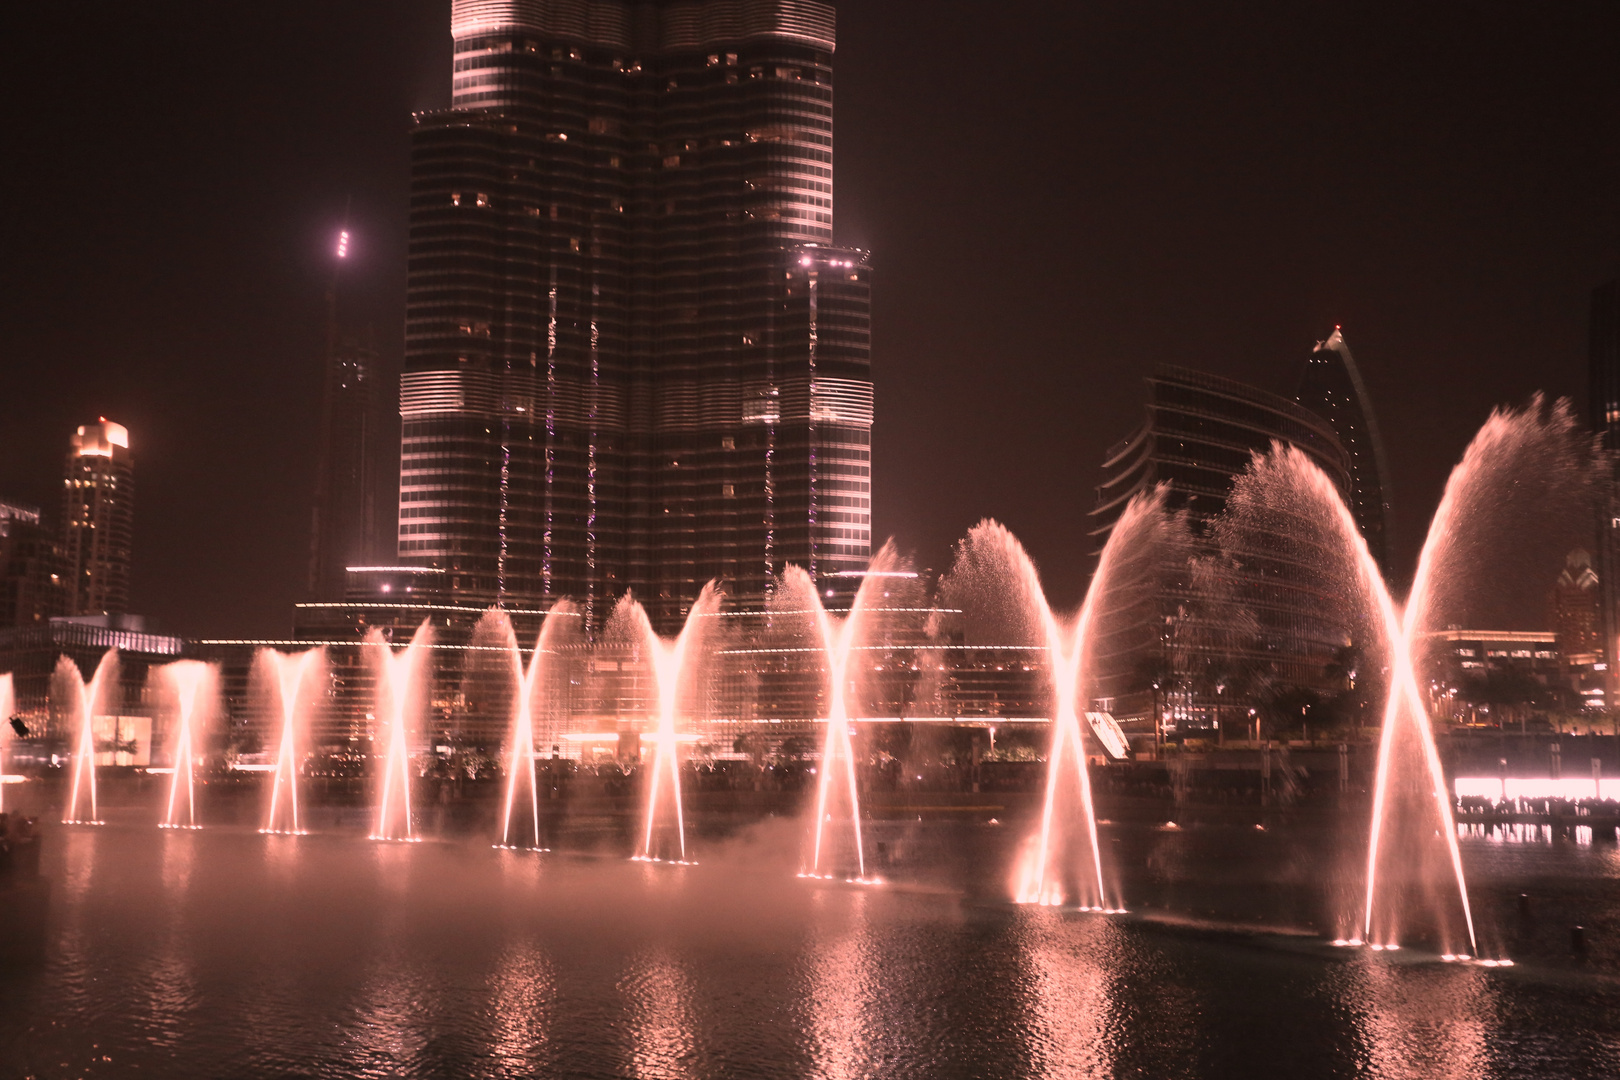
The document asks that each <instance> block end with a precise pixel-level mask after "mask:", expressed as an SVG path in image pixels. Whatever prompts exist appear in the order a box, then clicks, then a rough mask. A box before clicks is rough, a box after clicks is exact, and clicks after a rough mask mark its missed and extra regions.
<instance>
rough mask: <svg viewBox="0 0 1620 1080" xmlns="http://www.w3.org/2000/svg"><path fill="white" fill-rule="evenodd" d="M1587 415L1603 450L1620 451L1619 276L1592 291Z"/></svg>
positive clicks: (1588, 326) (1588, 327)
mask: <svg viewBox="0 0 1620 1080" xmlns="http://www.w3.org/2000/svg"><path fill="white" fill-rule="evenodd" d="M1587 333H1588V351H1587V386H1588V393H1587V399H1586V409H1587V417H1588V420H1589V422H1590V423H1591V425H1592V430H1593V431H1594V432H1596V433H1597V434H1599V435H1601V436H1603V447H1604V449H1606V450H1620V279H1616V280H1614V281H1610V282H1607V283H1605V284H1603V285H1599V286H1598V287H1597V288H1595V289H1593V290H1592V309H1591V321H1590V322H1589V323H1588V325H1587Z"/></svg>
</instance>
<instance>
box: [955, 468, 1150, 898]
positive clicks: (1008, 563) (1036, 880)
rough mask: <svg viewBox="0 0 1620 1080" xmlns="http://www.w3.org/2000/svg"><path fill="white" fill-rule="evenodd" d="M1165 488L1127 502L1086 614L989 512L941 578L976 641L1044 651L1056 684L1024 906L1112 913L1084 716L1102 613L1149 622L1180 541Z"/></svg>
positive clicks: (1019, 885)
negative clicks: (1049, 595) (1045, 582)
mask: <svg viewBox="0 0 1620 1080" xmlns="http://www.w3.org/2000/svg"><path fill="white" fill-rule="evenodd" d="M1172 525H1173V519H1172V518H1171V517H1170V516H1169V515H1167V514H1166V513H1165V511H1164V493H1163V491H1162V489H1160V490H1155V491H1153V492H1151V493H1148V494H1144V495H1138V496H1137V497H1135V498H1133V499H1132V500H1131V502H1130V503H1129V504H1128V505H1127V506H1126V508H1125V510H1124V512H1123V513H1122V514H1121V515H1120V518H1119V520H1118V521H1117V522H1116V523H1115V525H1114V528H1113V531H1112V532H1111V533H1110V535H1109V538H1108V542H1107V544H1106V545H1105V546H1104V548H1103V551H1102V554H1101V557H1100V558H1099V560H1098V564H1097V570H1096V573H1095V574H1094V575H1093V577H1092V583H1091V587H1090V588H1089V589H1088V590H1087V591H1086V597H1085V600H1084V601H1083V602H1082V603H1081V606H1080V610H1079V612H1077V613H1076V615H1075V616H1074V617H1073V618H1072V619H1071V620H1068V621H1064V620H1060V619H1059V618H1058V617H1057V616H1056V615H1055V614H1054V613H1053V611H1052V608H1051V605H1050V604H1049V603H1048V602H1047V600H1046V595H1045V593H1044V591H1043V590H1042V588H1041V580H1040V573H1039V571H1038V570H1037V569H1036V567H1035V564H1034V562H1033V561H1032V560H1031V559H1030V557H1029V554H1028V552H1026V551H1025V550H1024V547H1023V545H1022V544H1020V543H1019V542H1018V539H1017V537H1015V536H1013V534H1012V533H1011V532H1010V531H1008V530H1007V528H1006V527H1005V526H1003V525H1001V524H1000V523H999V522H995V521H990V520H985V521H981V522H980V523H979V524H978V525H976V526H974V528H973V529H972V530H971V531H970V532H969V533H968V535H967V537H966V538H965V539H963V540H962V542H961V543H960V544H959V545H958V546H957V550H956V560H955V563H954V565H953V566H952V568H951V572H950V574H949V576H948V577H947V578H946V581H945V584H944V602H945V604H946V605H947V606H949V607H953V608H958V609H960V610H961V612H962V616H961V618H962V620H963V623H964V628H965V630H966V631H967V632H968V635H969V643H970V644H972V643H981V644H984V645H995V646H1000V647H1020V648H1029V647H1034V648H1037V649H1044V650H1045V651H1046V653H1047V656H1048V662H1047V671H1048V675H1049V679H1050V682H1051V692H1052V699H1051V700H1052V742H1051V745H1050V748H1049V750H1048V752H1047V772H1046V792H1045V797H1044V799H1043V801H1042V806H1041V819H1040V826H1039V828H1038V830H1037V831H1036V832H1035V834H1034V835H1033V836H1031V837H1030V838H1029V839H1028V841H1026V844H1025V847H1024V850H1023V853H1022V855H1021V857H1020V859H1019V863H1018V866H1017V870H1016V877H1015V880H1014V882H1013V894H1014V897H1015V898H1016V899H1017V901H1018V902H1019V903H1022V904H1044V905H1060V904H1069V903H1074V904H1077V906H1079V907H1081V908H1082V909H1085V910H1098V911H1114V910H1117V909H1118V907H1119V904H1120V901H1119V899H1118V898H1117V897H1113V896H1110V890H1109V888H1108V884H1107V878H1106V874H1105V870H1104V867H1103V858H1102V849H1101V846H1100V844H1099V843H1098V839H1097V819H1096V808H1095V805H1094V803H1093V799H1092V790H1091V775H1090V770H1089V769H1088V768H1087V754H1086V735H1085V728H1084V726H1083V725H1082V723H1081V721H1082V718H1083V716H1084V715H1085V713H1086V708H1085V706H1086V703H1087V702H1089V701H1090V699H1091V696H1092V691H1093V689H1094V687H1095V686H1096V683H1097V675H1098V673H1097V671H1096V665H1095V664H1094V663H1093V660H1094V657H1095V644H1096V642H1095V640H1094V638H1095V637H1096V632H1097V630H1098V627H1099V624H1101V623H1102V622H1103V621H1104V620H1105V619H1107V620H1109V621H1111V622H1114V623H1117V624H1120V625H1123V624H1127V623H1140V624H1144V625H1145V624H1147V620H1146V618H1145V617H1144V616H1145V613H1144V612H1143V610H1142V605H1143V603H1144V602H1146V601H1147V600H1148V598H1150V597H1151V596H1152V594H1153V590H1152V589H1151V588H1148V587H1146V586H1149V585H1150V584H1151V583H1153V582H1154V581H1156V578H1157V571H1158V570H1159V568H1161V567H1162V566H1163V565H1165V564H1166V561H1167V558H1168V557H1169V556H1171V555H1173V554H1175V553H1177V552H1179V548H1178V547H1176V546H1175V544H1174V543H1173V541H1175V540H1176V539H1178V536H1177V534H1176V532H1175V530H1174V529H1173V527H1172Z"/></svg>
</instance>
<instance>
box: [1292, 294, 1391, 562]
mask: <svg viewBox="0 0 1620 1080" xmlns="http://www.w3.org/2000/svg"><path fill="white" fill-rule="evenodd" d="M1294 400H1295V401H1297V402H1299V403H1300V404H1301V405H1303V406H1305V407H1306V408H1307V409H1309V410H1311V411H1312V412H1314V413H1315V414H1316V415H1317V416H1320V417H1321V418H1322V419H1324V420H1326V421H1327V422H1328V424H1329V425H1330V426H1331V427H1332V428H1333V431H1334V434H1336V435H1338V437H1339V442H1340V443H1342V444H1343V445H1344V449H1345V451H1346V452H1348V453H1349V455H1350V490H1349V493H1348V499H1349V503H1350V513H1351V515H1352V516H1353V517H1354V518H1355V519H1356V527H1357V528H1358V529H1360V530H1361V535H1362V538H1363V539H1365V540H1366V541H1367V550H1368V551H1370V552H1371V553H1372V557H1373V558H1374V559H1376V560H1377V561H1378V566H1379V568H1380V569H1381V570H1383V572H1384V576H1385V577H1386V578H1387V577H1389V576H1390V566H1391V564H1390V550H1389V470H1388V469H1387V467H1386V466H1385V463H1384V440H1383V438H1382V436H1380V435H1379V433H1378V417H1377V416H1376V415H1375V414H1374V413H1373V407H1372V399H1371V398H1369V397H1368V396H1367V387H1366V385H1365V384H1364V383H1363V382H1362V381H1361V371H1360V370H1359V369H1358V368H1357V367H1356V359H1355V357H1353V356H1351V355H1350V346H1349V345H1346V344H1345V342H1344V335H1343V334H1341V333H1340V332H1339V328H1338V327H1337V326H1335V327H1334V328H1333V333H1331V334H1329V335H1328V338H1327V340H1326V341H1318V342H1317V343H1316V348H1314V349H1312V350H1311V355H1310V357H1309V358H1308V359H1307V360H1306V361H1305V370H1304V371H1303V372H1302V373H1301V374H1300V379H1299V390H1298V392H1297V393H1295V395H1294Z"/></svg>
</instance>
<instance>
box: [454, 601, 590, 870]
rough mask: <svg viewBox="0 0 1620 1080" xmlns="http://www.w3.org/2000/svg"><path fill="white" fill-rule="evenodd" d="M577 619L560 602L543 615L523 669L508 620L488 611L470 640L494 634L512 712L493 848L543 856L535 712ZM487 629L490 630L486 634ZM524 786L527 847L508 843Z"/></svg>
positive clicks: (569, 608) (567, 604)
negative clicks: (550, 660)
mask: <svg viewBox="0 0 1620 1080" xmlns="http://www.w3.org/2000/svg"><path fill="white" fill-rule="evenodd" d="M575 615H576V613H575V611H574V609H573V607H572V605H570V604H569V603H568V602H567V601H562V602H560V603H558V604H557V605H556V606H554V607H553V608H552V609H551V610H550V611H548V612H547V613H546V617H545V621H544V622H543V623H541V624H540V636H539V639H538V640H537V641H536V642H535V645H534V654H533V655H532V656H530V657H529V666H528V668H527V669H525V668H524V666H523V654H522V652H521V651H520V650H519V649H518V643H517V634H516V633H515V632H514V631H513V629H512V619H511V617H510V616H509V615H507V613H506V612H504V611H491V612H490V613H489V614H487V615H485V616H484V619H483V621H482V622H480V624H479V630H478V632H477V633H476V634H475V635H474V639H475V640H482V639H483V637H484V635H485V634H486V633H493V635H494V636H495V638H496V640H497V641H498V642H499V648H500V649H501V654H502V655H501V659H502V663H503V666H505V667H507V668H508V669H509V671H508V679H509V685H510V687H511V691H512V694H513V701H512V706H511V711H512V742H511V751H510V753H509V754H508V756H507V763H506V799H505V802H504V803H503V805H502V808H501V842H500V843H498V844H496V845H495V846H496V847H498V848H517V847H523V846H529V847H532V848H534V849H535V850H546V849H544V848H541V846H540V783H539V777H538V776H537V775H536V772H535V769H536V766H535V737H534V729H535V712H536V706H537V704H540V703H539V702H538V701H537V698H539V697H540V696H541V695H542V694H543V693H544V683H543V679H544V673H545V669H546V658H547V657H548V656H554V655H555V654H556V651H557V638H558V637H559V635H560V634H561V633H562V632H563V628H564V626H565V625H572V623H573V621H574V617H575ZM486 626H487V627H489V628H490V629H486ZM525 781H527V784H528V788H529V818H530V822H531V827H532V832H533V837H532V842H531V843H530V844H528V845H522V844H519V843H517V842H516V841H515V840H514V838H513V829H512V811H513V809H514V808H515V807H516V805H517V796H518V787H519V785H520V784H522V783H523V782H525Z"/></svg>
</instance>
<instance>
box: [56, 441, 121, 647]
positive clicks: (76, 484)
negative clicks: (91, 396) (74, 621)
mask: <svg viewBox="0 0 1620 1080" xmlns="http://www.w3.org/2000/svg"><path fill="white" fill-rule="evenodd" d="M134 532H135V460H134V458H133V456H132V455H131V454H130V450H129V430H128V429H127V428H125V427H124V425H122V424H115V423H112V422H111V421H110V420H108V419H107V418H106V417H105V416H103V417H101V418H100V419H99V420H97V421H96V422H95V423H94V424H85V425H83V426H82V427H80V428H79V429H78V431H76V432H75V433H74V434H73V436H72V439H71V440H70V447H69V450H68V456H67V467H66V469H65V471H64V473H63V477H62V548H63V559H64V563H65V568H66V571H67V592H68V596H67V601H68V612H67V613H68V614H69V615H122V614H124V613H125V612H127V611H128V610H129V571H130V561H131V555H132V548H133V543H134Z"/></svg>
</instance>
